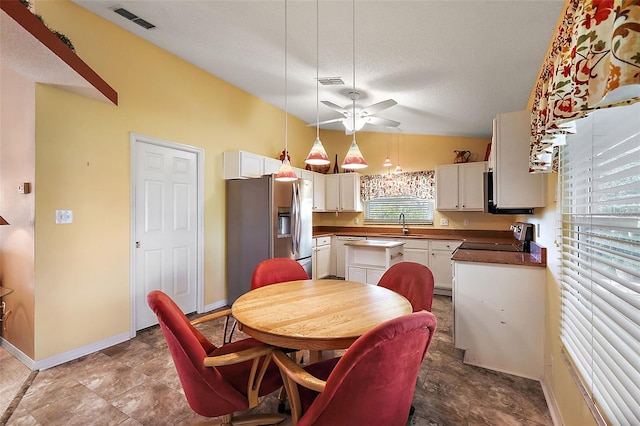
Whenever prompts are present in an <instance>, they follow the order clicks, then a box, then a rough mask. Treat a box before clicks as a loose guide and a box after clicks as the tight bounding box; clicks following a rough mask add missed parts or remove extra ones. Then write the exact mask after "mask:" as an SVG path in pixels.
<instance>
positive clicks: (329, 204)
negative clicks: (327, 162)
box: [324, 174, 340, 212]
mask: <svg viewBox="0 0 640 426" xmlns="http://www.w3.org/2000/svg"><path fill="white" fill-rule="evenodd" d="M324 185H325V186H324V209H325V211H328V212H334V211H335V212H337V211H339V210H340V175H339V174H335V175H327V176H325V181H324Z"/></svg>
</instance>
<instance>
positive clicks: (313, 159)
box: [304, 0, 331, 166]
mask: <svg viewBox="0 0 640 426" xmlns="http://www.w3.org/2000/svg"><path fill="white" fill-rule="evenodd" d="M319 3H320V2H319V0H316V140H315V142H314V143H313V146H312V147H311V151H309V155H307V158H306V159H305V160H304V162H305V163H307V164H311V165H316V166H323V165H325V164H329V163H331V161H329V156H328V155H327V151H326V150H325V149H324V145H322V141H321V140H320V108H319V103H320V96H319V93H318V92H319V89H318V86H319V80H320V79H319V77H318V67H319V65H318V64H319V62H320V61H319V59H318V56H319V53H318V52H319V51H320V18H319V17H320V14H319Z"/></svg>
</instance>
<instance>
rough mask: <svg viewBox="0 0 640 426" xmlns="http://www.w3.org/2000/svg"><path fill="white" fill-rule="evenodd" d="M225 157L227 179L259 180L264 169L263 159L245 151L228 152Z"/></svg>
mask: <svg viewBox="0 0 640 426" xmlns="http://www.w3.org/2000/svg"><path fill="white" fill-rule="evenodd" d="M222 156H223V161H224V164H223V166H224V167H223V172H222V173H223V177H224V178H225V179H240V178H257V177H260V176H262V174H263V172H264V169H263V166H264V163H263V157H261V156H259V155H256V154H252V153H250V152H245V151H227V152H224V153H223V154H222Z"/></svg>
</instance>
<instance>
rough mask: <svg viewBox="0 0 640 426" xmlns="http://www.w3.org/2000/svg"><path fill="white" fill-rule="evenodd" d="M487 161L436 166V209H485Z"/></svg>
mask: <svg viewBox="0 0 640 426" xmlns="http://www.w3.org/2000/svg"><path fill="white" fill-rule="evenodd" d="M485 171H487V162H486V161H479V162H475V163H462V164H447V165H443V166H437V167H436V210H442V211H445V210H457V211H483V210H484V188H483V173H484V172H485Z"/></svg>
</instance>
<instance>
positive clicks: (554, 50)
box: [530, 0, 640, 172]
mask: <svg viewBox="0 0 640 426" xmlns="http://www.w3.org/2000/svg"><path fill="white" fill-rule="evenodd" d="M639 100H640V0H569V1H568V4H567V8H566V11H565V15H564V17H563V21H562V23H561V25H560V27H559V28H558V31H557V33H556V38H555V39H554V40H553V42H552V45H551V49H550V52H549V56H548V57H547V58H546V60H545V62H544V64H543V66H542V71H541V74H540V78H539V79H538V81H537V83H536V87H535V92H534V100H533V111H532V117H531V151H530V152H531V155H530V170H531V171H534V172H548V171H552V170H554V169H555V168H556V167H555V164H557V162H556V161H554V159H555V158H556V154H557V148H556V147H557V146H558V145H564V138H565V135H566V134H567V133H575V131H574V127H573V123H572V122H573V121H574V120H576V119H578V118H581V117H583V116H585V115H586V114H588V113H589V112H591V111H594V110H596V109H598V108H610V107H615V106H621V105H628V104H630V103H634V102H637V101H639Z"/></svg>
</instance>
